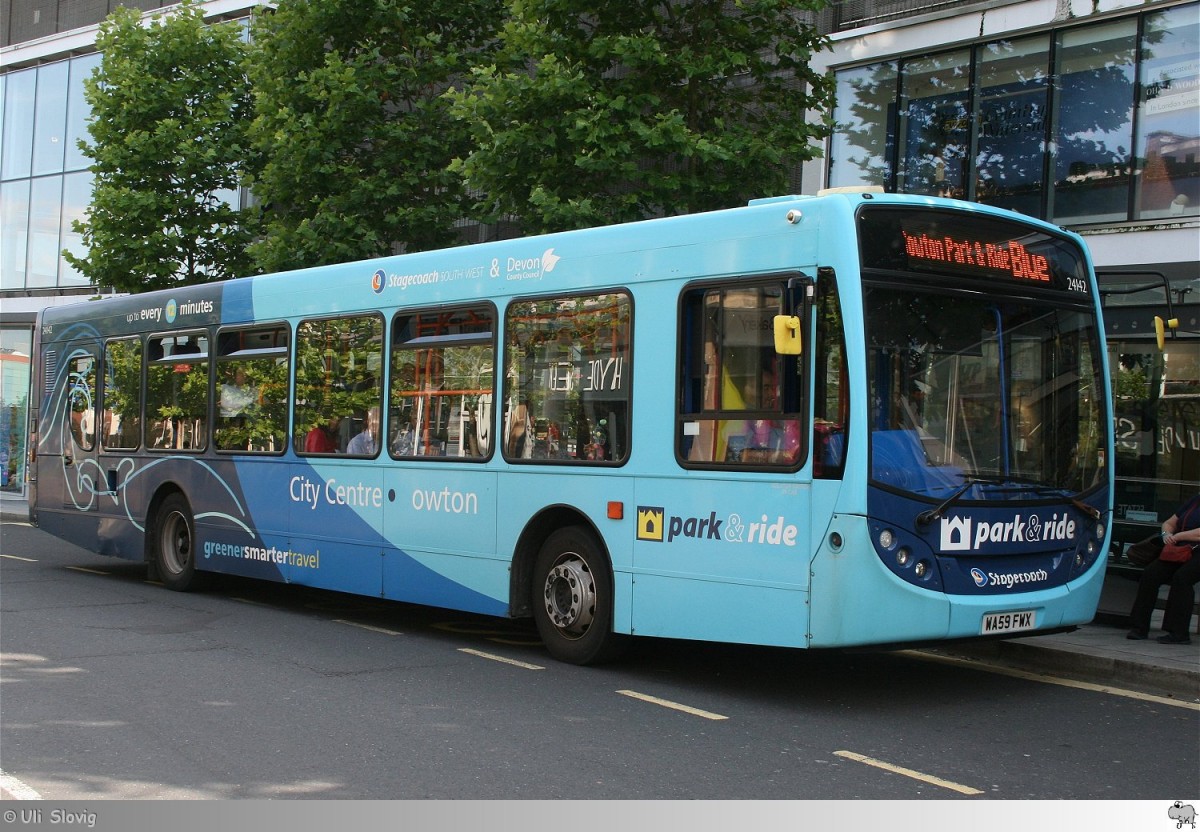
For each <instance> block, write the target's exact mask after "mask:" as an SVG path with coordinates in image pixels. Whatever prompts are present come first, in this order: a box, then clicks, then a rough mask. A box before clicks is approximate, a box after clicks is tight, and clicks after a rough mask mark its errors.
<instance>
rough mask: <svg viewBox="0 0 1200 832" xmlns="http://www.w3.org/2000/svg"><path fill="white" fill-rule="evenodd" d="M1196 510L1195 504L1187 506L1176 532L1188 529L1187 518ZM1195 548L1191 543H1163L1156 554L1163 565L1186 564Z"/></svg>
mask: <svg viewBox="0 0 1200 832" xmlns="http://www.w3.org/2000/svg"><path fill="white" fill-rule="evenodd" d="M1195 510H1196V503H1194V502H1193V503H1191V504H1190V505H1189V506H1188V511H1187V513H1186V514H1184V515H1183V517H1182V518H1180V521H1179V524H1178V525H1177V527H1176V529H1177V530H1183V529H1187V528H1190V526H1189V525H1188V518H1189V517H1191V516H1192V512H1194V511H1195ZM1194 548H1195V544H1193V543H1164V544H1163V549H1162V551H1161V552H1159V553H1158V559H1159V560H1161V561H1163V562H1164V563H1187V562H1188V561H1189V560H1191V559H1192V550H1193V549H1194Z"/></svg>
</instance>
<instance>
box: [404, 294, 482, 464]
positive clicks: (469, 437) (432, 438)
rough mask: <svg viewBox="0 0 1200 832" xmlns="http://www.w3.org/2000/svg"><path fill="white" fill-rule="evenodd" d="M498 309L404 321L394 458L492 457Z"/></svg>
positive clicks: (409, 316) (418, 316)
mask: <svg viewBox="0 0 1200 832" xmlns="http://www.w3.org/2000/svg"><path fill="white" fill-rule="evenodd" d="M494 320H495V315H494V313H493V311H492V309H491V307H472V308H469V309H439V310H436V311H431V312H417V313H415V314H405V315H399V316H397V318H396V320H395V323H394V325H393V337H392V367H391V373H392V376H391V378H392V383H391V395H390V397H389V408H390V409H389V417H388V448H389V450H390V452H391V454H392V456H394V457H409V456H432V457H448V458H473V459H480V458H484V457H487V456H488V455H489V454H490V452H491V432H492V399H493V392H494V390H495V345H494V341H493V337H492V332H493V330H494V329H495V327H494Z"/></svg>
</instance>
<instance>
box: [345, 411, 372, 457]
mask: <svg viewBox="0 0 1200 832" xmlns="http://www.w3.org/2000/svg"><path fill="white" fill-rule="evenodd" d="M378 435H379V408H377V407H372V408H371V409H370V410H368V411H367V418H366V420H365V421H364V422H363V429H362V432H361V433H359V434H358V435H356V436H355V437H354V438H353V439H351V440H350V444H349V445H347V446H346V453H348V454H353V455H354V456H375V448H376V440H375V437H376V436H378Z"/></svg>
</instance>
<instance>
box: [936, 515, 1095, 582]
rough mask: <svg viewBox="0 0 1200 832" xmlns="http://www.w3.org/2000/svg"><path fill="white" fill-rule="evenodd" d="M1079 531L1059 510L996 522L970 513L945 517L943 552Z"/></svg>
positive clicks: (1061, 537)
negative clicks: (1045, 517)
mask: <svg viewBox="0 0 1200 832" xmlns="http://www.w3.org/2000/svg"><path fill="white" fill-rule="evenodd" d="M1075 531H1076V527H1075V521H1074V520H1072V519H1071V518H1070V516H1068V515H1067V514H1066V513H1065V512H1064V513H1063V515H1062V516H1061V517H1060V516H1059V515H1058V514H1057V513H1055V514H1053V515H1051V517H1050V519H1049V520H1043V519H1042V517H1041V516H1039V515H1037V514H1031V515H1029V516H1028V517H1021V515H1019V514H1014V515H1013V519H1012V520H999V521H997V522H995V523H989V522H987V521H986V520H980V521H974V520H972V518H970V517H943V518H942V524H941V537H940V540H939V545H940V548H941V550H942V551H943V552H970V551H972V550H976V549H979V548H980V547H981V546H983V545H984V544H985V543H1039V542H1042V541H1046V542H1059V541H1061V542H1063V543H1066V542H1068V541H1071V540H1074V539H1075ZM981 586H982V584H981Z"/></svg>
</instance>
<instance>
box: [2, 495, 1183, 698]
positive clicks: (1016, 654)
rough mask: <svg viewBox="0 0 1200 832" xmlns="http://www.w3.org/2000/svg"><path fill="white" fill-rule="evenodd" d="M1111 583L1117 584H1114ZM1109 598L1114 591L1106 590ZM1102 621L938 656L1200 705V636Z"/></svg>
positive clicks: (19, 505) (1105, 615)
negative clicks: (1165, 636)
mask: <svg viewBox="0 0 1200 832" xmlns="http://www.w3.org/2000/svg"><path fill="white" fill-rule="evenodd" d="M0 519H2V520H3V521H4V522H5V523H10V522H14V523H24V522H27V521H28V519H29V517H28V513H27V506H26V503H25V500H24V499H23V498H21V497H18V496H14V495H11V494H4V493H0ZM1110 582H1112V581H1111V580H1110ZM1112 583H1113V587H1112V589H1113V590H1114V593H1113V595H1114V596H1115V597H1116V598H1117V601H1116V602H1115V603H1110V604H1109V605H1108V606H1109V608H1116V609H1120V610H1124V609H1127V606H1121V604H1122V603H1123V596H1121V594H1120V593H1121V591H1124V590H1127V589H1128V588H1127V587H1123V586H1121V585H1119V584H1116V583H1115V582H1112ZM1105 589H1106V593H1107V590H1108V589H1109V587H1107V586H1106V588H1105ZM1101 609H1102V612H1101V613H1099V614H1098V615H1097V617H1096V619H1095V620H1094V621H1093V622H1092V623H1090V624H1087V625H1085V626H1083V627H1080V628H1079V629H1077V630H1075V631H1073V632H1070V633H1059V634H1055V635H1044V636H1029V637H1027V638H1011V639H1004V640H1002V641H986V642H964V643H961V644H950V645H946V646H944V647H940V648H938V649H937V651H936V652H938V653H941V654H944V655H953V656H962V657H966V658H971V659H976V660H979V661H986V662H989V663H993V664H1003V665H1005V666H1008V667H1012V668H1016V669H1019V670H1024V671H1027V672H1030V673H1040V674H1046V675H1054V676H1065V677H1069V678H1072V679H1077V680H1081V681H1087V682H1091V683H1093V684H1097V685H1111V686H1113V687H1131V688H1135V689H1137V690H1141V691H1149V692H1154V693H1158V694H1161V695H1164V696H1169V697H1172V698H1177V699H1182V700H1186V701H1189V702H1196V701H1200V635H1198V634H1197V633H1196V628H1195V625H1194V624H1193V627H1192V643H1191V644H1159V643H1158V642H1157V641H1155V640H1154V639H1155V637H1156V636H1157V635H1158V634H1159V630H1158V627H1159V623H1160V621H1161V619H1162V613H1161V612H1157V613H1155V617H1154V620H1153V627H1152V629H1151V631H1150V638H1148V639H1146V640H1145V641H1129V640H1128V639H1126V638H1125V633H1126V632H1127V627H1126V625H1125V622H1124V621H1123V619H1122V616H1121V615H1119V614H1114V613H1113V612H1111V611H1103V610H1105V604H1104V600H1103V599H1102V604H1101Z"/></svg>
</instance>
